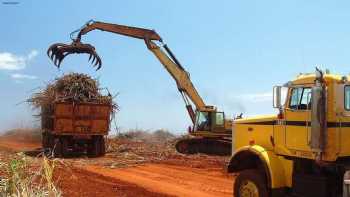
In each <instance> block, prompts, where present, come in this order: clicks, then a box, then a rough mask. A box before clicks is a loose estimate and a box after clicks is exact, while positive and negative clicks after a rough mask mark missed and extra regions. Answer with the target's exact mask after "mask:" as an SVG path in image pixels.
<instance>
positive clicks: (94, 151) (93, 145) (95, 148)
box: [87, 136, 100, 157]
mask: <svg viewBox="0 0 350 197" xmlns="http://www.w3.org/2000/svg"><path fill="white" fill-rule="evenodd" d="M87 154H88V156H90V157H97V156H98V155H99V154H100V140H99V138H98V137H97V136H93V137H92V139H91V141H90V143H89V145H88V150H87Z"/></svg>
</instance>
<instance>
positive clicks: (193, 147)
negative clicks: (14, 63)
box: [47, 20, 232, 155]
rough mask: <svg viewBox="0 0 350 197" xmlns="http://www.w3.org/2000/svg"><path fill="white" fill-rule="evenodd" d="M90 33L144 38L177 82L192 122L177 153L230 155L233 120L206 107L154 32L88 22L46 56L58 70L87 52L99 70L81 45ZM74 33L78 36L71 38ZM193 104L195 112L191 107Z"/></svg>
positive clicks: (89, 50) (87, 47)
mask: <svg viewBox="0 0 350 197" xmlns="http://www.w3.org/2000/svg"><path fill="white" fill-rule="evenodd" d="M93 30H101V31H107V32H110V33H115V34H119V35H124V36H128V37H133V38H138V39H143V40H144V41H145V44H146V46H147V48H148V49H149V50H150V51H151V52H152V53H153V54H154V55H155V56H156V57H157V59H158V60H159V61H160V62H161V64H162V65H163V66H164V68H165V69H166V70H167V71H168V72H169V74H170V75H171V76H172V78H173V79H174V80H175V81H176V84H177V88H178V90H179V92H180V94H181V96H182V98H183V100H184V102H185V105H186V109H187V111H188V113H189V116H190V118H191V120H192V123H193V126H192V127H189V129H188V132H189V135H190V137H189V138H183V139H181V140H179V141H177V143H176V145H175V147H176V150H177V151H178V152H180V153H184V154H195V153H206V154H215V155H230V154H231V138H232V120H230V119H226V118H225V114H224V112H220V111H217V109H216V107H214V106H209V105H206V104H205V102H204V101H203V99H202V98H201V96H200V95H199V94H198V91H197V90H196V88H195V87H194V85H193V83H192V81H191V79H190V74H189V73H188V72H187V71H186V70H185V69H184V67H183V66H182V65H181V64H180V62H179V61H178V60H177V58H176V57H175V55H174V54H173V53H172V52H171V50H170V49H169V47H168V46H167V45H166V44H164V42H163V40H162V38H161V37H160V36H159V35H158V34H157V33H156V32H155V31H154V30H149V29H144V28H138V27H130V26H124V25H118V24H111V23H104V22H97V21H93V20H91V21H89V22H87V23H86V24H85V25H84V26H83V27H81V28H80V29H78V30H76V31H74V32H72V33H71V39H72V43H71V44H63V43H56V44H53V45H51V46H50V47H49V49H48V51H47V55H48V56H49V57H50V58H51V59H52V61H53V62H54V64H55V65H56V66H57V67H60V64H61V62H62V60H63V59H64V58H65V57H66V56H67V55H69V54H73V53H78V54H80V53H86V54H89V55H90V56H89V60H91V59H92V64H93V65H94V66H97V70H98V69H100V68H101V65H102V61H101V58H100V57H99V55H98V54H97V53H96V51H95V48H94V47H93V46H92V45H90V44H84V43H82V42H81V38H82V36H83V35H85V34H87V33H89V32H90V31H93ZM75 34H77V36H74V35H75ZM193 105H194V106H195V107H196V109H194V108H193Z"/></svg>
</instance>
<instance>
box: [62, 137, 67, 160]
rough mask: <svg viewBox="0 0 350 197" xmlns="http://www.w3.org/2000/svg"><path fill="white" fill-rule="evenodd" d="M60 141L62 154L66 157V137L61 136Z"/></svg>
mask: <svg viewBox="0 0 350 197" xmlns="http://www.w3.org/2000/svg"><path fill="white" fill-rule="evenodd" d="M61 143H62V156H63V157H67V156H68V139H67V138H65V137H62V138H61Z"/></svg>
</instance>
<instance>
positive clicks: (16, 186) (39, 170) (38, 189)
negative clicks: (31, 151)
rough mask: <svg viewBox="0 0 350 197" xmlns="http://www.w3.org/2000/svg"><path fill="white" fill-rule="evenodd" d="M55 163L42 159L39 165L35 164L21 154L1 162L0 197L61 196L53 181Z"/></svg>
mask: <svg viewBox="0 0 350 197" xmlns="http://www.w3.org/2000/svg"><path fill="white" fill-rule="evenodd" d="M55 162H56V161H55V160H48V159H47V158H46V157H43V158H42V159H41V162H40V163H39V164H35V163H34V162H33V159H31V158H29V157H27V156H25V155H24V154H23V153H18V154H16V155H11V156H10V157H9V158H7V160H1V163H0V179H1V185H0V196H18V197H31V196H52V197H56V196H61V191H60V190H59V189H57V188H56V186H55V183H54V180H53V172H54V169H55Z"/></svg>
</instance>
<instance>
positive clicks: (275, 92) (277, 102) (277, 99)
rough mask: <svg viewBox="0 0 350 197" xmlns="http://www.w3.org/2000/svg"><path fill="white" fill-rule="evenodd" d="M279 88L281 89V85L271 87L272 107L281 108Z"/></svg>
mask: <svg viewBox="0 0 350 197" xmlns="http://www.w3.org/2000/svg"><path fill="white" fill-rule="evenodd" d="M281 89H282V86H274V87H273V107H274V108H277V109H281V108H282V103H281Z"/></svg>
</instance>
